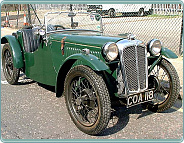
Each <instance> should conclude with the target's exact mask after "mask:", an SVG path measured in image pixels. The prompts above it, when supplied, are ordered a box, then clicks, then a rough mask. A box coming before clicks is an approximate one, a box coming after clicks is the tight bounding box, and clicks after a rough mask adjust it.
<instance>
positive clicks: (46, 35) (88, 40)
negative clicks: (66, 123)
mask: <svg viewBox="0 0 184 143" xmlns="http://www.w3.org/2000/svg"><path fill="white" fill-rule="evenodd" d="M112 33H113V32H112ZM1 44H4V47H3V49H2V66H3V72H4V76H5V78H6V80H7V82H8V83H9V84H17V82H18V79H19V75H20V72H23V73H25V75H26V76H27V77H28V78H30V79H32V80H34V81H37V82H39V83H42V84H46V85H50V86H55V92H56V96H57V97H61V96H62V95H64V96H65V100H66V106H67V109H68V112H69V114H70V116H71V118H72V120H73V122H74V123H75V125H76V126H77V127H78V128H79V129H80V130H81V131H83V132H85V133H87V134H90V135H97V134H100V133H101V132H102V131H103V130H104V129H105V128H106V127H107V125H108V122H109V120H110V116H111V103H112V102H113V101H114V100H117V99H118V100H119V101H120V103H122V106H125V105H126V107H127V108H129V107H132V106H135V105H137V104H142V105H143V106H144V107H146V108H148V109H149V110H151V111H154V112H162V111H165V110H167V109H169V108H170V107H171V106H173V104H174V103H175V101H176V99H177V97H178V95H179V89H180V82H179V78H178V75H177V72H176V70H175V68H174V67H173V66H172V64H171V63H170V62H169V61H168V60H167V59H165V58H164V57H166V58H177V56H176V54H174V53H173V52H172V51H171V50H169V49H167V48H165V47H163V46H162V43H161V42H160V40H158V39H153V40H151V41H149V42H148V43H147V44H145V43H143V42H142V41H140V40H137V39H136V38H135V36H134V35H133V34H120V35H119V36H114V35H113V36H109V35H107V34H105V30H104V25H103V24H102V18H101V16H100V15H99V14H95V13H82V12H78V13H74V12H49V13H46V14H45V17H44V24H37V25H36V24H35V25H32V26H29V27H25V28H23V29H20V30H18V31H17V32H16V33H13V34H12V35H7V36H4V37H3V38H2V39H1Z"/></svg>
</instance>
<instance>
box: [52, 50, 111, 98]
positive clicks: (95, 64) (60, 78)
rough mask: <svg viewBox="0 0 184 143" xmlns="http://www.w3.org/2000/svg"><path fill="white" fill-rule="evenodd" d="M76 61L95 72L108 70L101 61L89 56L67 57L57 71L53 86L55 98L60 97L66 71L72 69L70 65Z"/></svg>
mask: <svg viewBox="0 0 184 143" xmlns="http://www.w3.org/2000/svg"><path fill="white" fill-rule="evenodd" d="M76 61H82V64H83V65H86V66H88V67H90V68H92V69H93V70H95V71H104V70H107V69H109V67H108V66H107V65H106V64H105V63H104V62H103V61H101V60H100V59H99V58H97V57H96V56H94V55H91V54H89V55H86V54H81V53H80V54H74V55H71V56H69V57H68V58H66V59H65V60H64V62H63V64H62V65H61V67H60V69H59V71H58V75H57V82H56V86H55V87H56V90H55V91H56V96H57V97H60V96H62V93H63V89H64V81H65V77H66V75H67V73H68V71H69V70H70V69H71V68H72V65H73V64H74V63H75V62H76ZM58 87H59V88H58Z"/></svg>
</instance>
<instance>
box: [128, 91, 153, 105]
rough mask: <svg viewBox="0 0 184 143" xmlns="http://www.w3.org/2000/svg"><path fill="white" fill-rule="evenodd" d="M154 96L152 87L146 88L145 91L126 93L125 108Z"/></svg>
mask: <svg viewBox="0 0 184 143" xmlns="http://www.w3.org/2000/svg"><path fill="white" fill-rule="evenodd" d="M153 97H154V94H153V89H151V90H147V91H145V92H141V93H138V94H137V93H136V94H132V95H128V97H127V108H129V107H132V106H135V105H138V104H141V103H144V102H148V101H151V100H152V99H153Z"/></svg>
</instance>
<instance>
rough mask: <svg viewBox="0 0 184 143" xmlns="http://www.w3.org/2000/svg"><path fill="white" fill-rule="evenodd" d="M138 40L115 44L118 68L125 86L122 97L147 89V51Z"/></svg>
mask: <svg viewBox="0 0 184 143" xmlns="http://www.w3.org/2000/svg"><path fill="white" fill-rule="evenodd" d="M141 43H142V42H141V41H139V40H121V41H118V42H117V45H118V49H119V56H120V68H121V73H122V78H123V82H124V85H125V89H124V92H123V93H122V94H123V95H129V94H132V93H139V92H142V91H144V90H146V89H147V88H148V62H147V56H146V55H147V49H146V47H145V45H143V44H141Z"/></svg>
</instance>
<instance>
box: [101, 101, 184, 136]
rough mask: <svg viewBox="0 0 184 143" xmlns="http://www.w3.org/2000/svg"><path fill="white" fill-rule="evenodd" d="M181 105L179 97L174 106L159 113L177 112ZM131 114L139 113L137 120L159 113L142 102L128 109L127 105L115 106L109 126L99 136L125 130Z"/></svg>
mask: <svg viewBox="0 0 184 143" xmlns="http://www.w3.org/2000/svg"><path fill="white" fill-rule="evenodd" d="M181 107H182V100H179V99H178V100H177V101H176V103H175V105H174V106H173V107H171V108H170V109H168V110H166V111H164V112H161V113H159V114H166V113H172V112H176V111H177V110H179V109H180V108H181ZM131 114H138V117H137V120H138V119H140V118H143V117H146V116H149V115H151V114H157V113H155V112H152V111H149V110H147V109H145V108H144V106H142V105H141V104H140V105H137V106H134V107H131V108H129V109H127V108H126V106H124V105H121V106H120V105H117V106H114V107H112V111H111V119H110V121H109V124H108V127H107V129H105V131H104V132H103V133H101V134H100V135H99V136H108V135H112V134H115V133H117V132H119V131H121V130H123V129H124V128H125V127H126V125H127V124H128V122H129V118H130V115H131Z"/></svg>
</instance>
